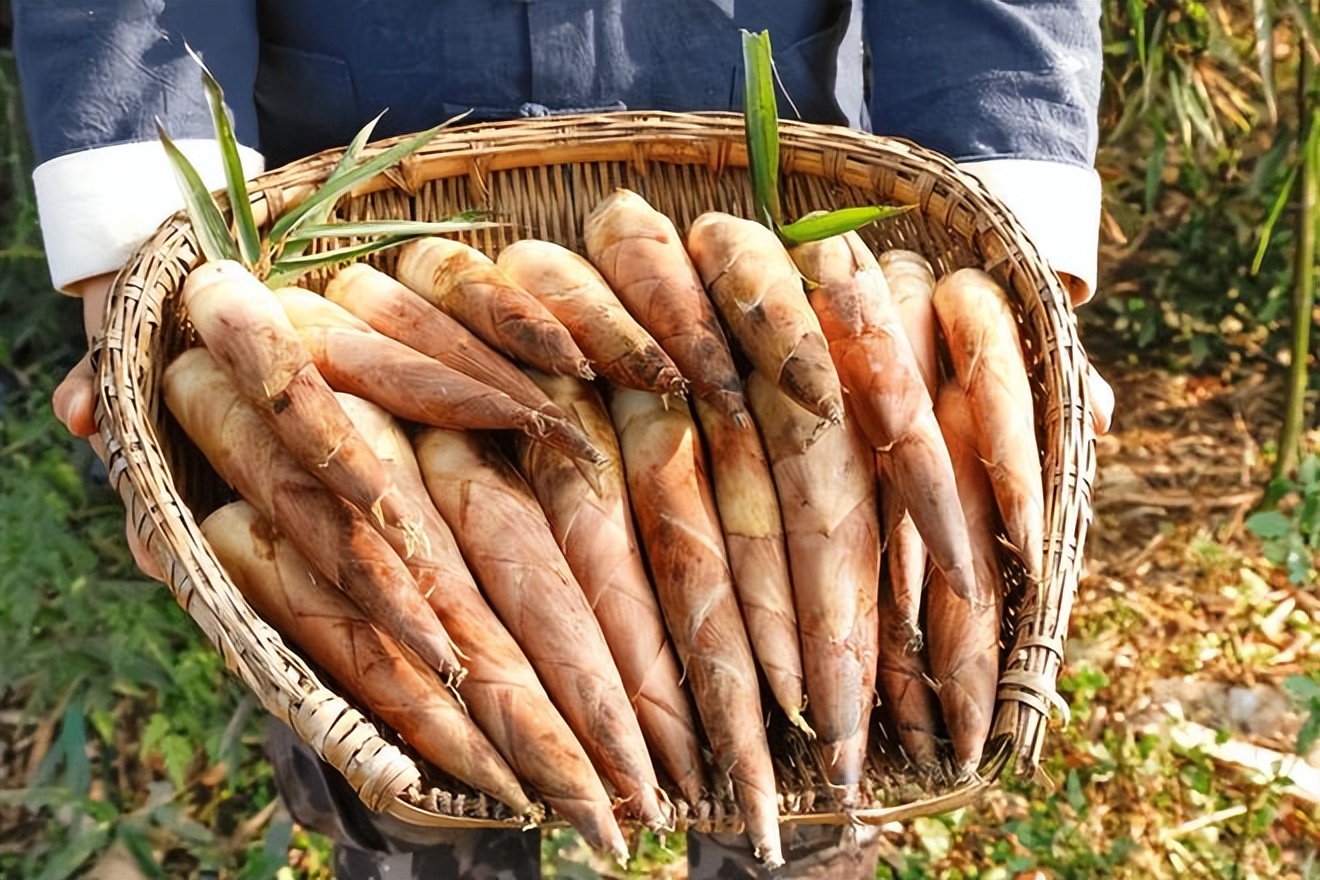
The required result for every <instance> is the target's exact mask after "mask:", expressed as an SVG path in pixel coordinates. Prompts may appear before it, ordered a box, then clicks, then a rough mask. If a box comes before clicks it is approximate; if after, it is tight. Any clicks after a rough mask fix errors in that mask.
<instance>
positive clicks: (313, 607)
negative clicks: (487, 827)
mask: <svg viewBox="0 0 1320 880" xmlns="http://www.w3.org/2000/svg"><path fill="white" fill-rule="evenodd" d="M201 529H202V534H203V535H204V536H205V537H206V540H207V541H208V542H209V543H210V545H211V547H212V549H213V550H215V554H216V558H217V559H218V560H219V561H220V564H221V565H223V566H224V568H225V571H226V572H227V573H228V574H229V576H230V577H231V578H233V580H234V584H235V585H236V586H237V587H238V589H239V590H240V591H241V592H242V593H243V595H244V596H245V597H246V598H247V600H248V602H250V603H251V604H252V607H253V608H254V609H255V610H256V612H257V613H258V614H260V615H261V617H262V619H264V620H265V621H266V622H267V623H269V624H270V625H271V626H273V627H274V628H275V629H276V630H278V631H279V632H280V633H281V634H282V635H283V636H284V637H285V638H287V639H289V640H290V642H291V643H292V644H294V645H296V646H297V647H298V648H300V649H301V650H302V651H303V652H304V653H306V654H307V656H308V657H309V658H310V659H311V660H312V661H313V662H315V663H316V664H317V665H318V666H320V667H321V668H322V669H324V670H325V671H326V672H327V673H328V674H329V675H330V676H331V677H332V678H334V680H335V681H336V682H338V683H339V685H340V686H342V687H343V688H344V690H345V691H346V692H347V693H348V694H350V695H352V696H353V697H354V698H355V699H357V700H358V701H360V702H361V703H362V704H363V705H364V706H366V707H367V708H368V709H369V710H370V711H371V712H372V713H373V714H375V715H376V716H377V717H379V718H380V719H381V720H382V721H383V722H385V723H386V724H387V725H389V726H390V728H391V729H393V730H394V731H395V732H396V733H398V734H399V736H400V737H402V739H403V740H404V741H405V742H407V743H408V744H409V745H411V746H412V747H413V748H414V749H415V750H416V751H417V753H418V754H419V755H421V756H422V757H423V758H425V759H426V760H427V761H429V762H431V763H432V764H434V765H435V766H436V767H437V768H439V769H440V770H441V771H443V772H444V773H447V774H449V775H450V776H452V777H453V778H455V779H457V780H459V781H460V782H463V783H465V784H467V785H470V786H472V787H473V788H475V789H476V790H477V791H483V792H485V793H486V794H489V795H491V796H492V797H494V798H496V799H497V800H499V801H500V802H502V803H504V804H505V805H507V806H508V807H509V809H511V810H513V812H514V814H515V815H517V816H523V817H527V818H529V819H530V818H534V817H535V815H536V811H535V808H534V807H533V806H532V803H531V802H530V801H529V800H528V798H527V795H526V794H525V793H524V792H523V790H522V786H521V785H519V784H518V779H517V777H515V776H514V772H513V770H512V769H511V768H510V767H509V765H508V764H507V763H505V760H504V758H502V757H501V756H500V754H499V753H498V752H497V751H496V750H495V747H494V746H493V745H491V743H490V741H489V740H488V739H487V738H486V736H485V735H484V734H483V733H482V732H481V731H480V730H479V729H478V728H477V725H475V724H474V723H473V722H472V719H471V718H470V717H469V716H468V714H467V711H466V710H465V709H464V707H463V705H462V704H461V703H460V702H459V701H458V699H457V698H456V697H455V696H454V695H453V694H452V693H451V692H450V691H449V689H448V688H447V687H446V686H445V684H444V683H443V682H442V681H441V680H440V679H439V678H438V677H437V676H436V674H435V673H434V672H433V671H432V670H430V669H428V668H426V667H425V666H423V665H422V664H421V663H420V662H419V661H418V660H417V659H416V658H415V657H413V656H411V654H410V653H409V652H408V651H406V650H405V649H403V648H401V647H400V646H399V645H398V644H396V643H395V642H394V641H393V640H392V639H390V638H389V637H388V636H386V635H383V634H382V633H380V632H379V631H378V630H376V628H375V627H373V626H372V625H371V623H370V622H369V621H368V620H367V618H366V617H365V616H363V614H362V612H361V611H359V610H358V609H357V607H356V606H354V605H353V603H352V602H350V601H348V599H347V598H346V597H345V596H344V595H343V594H342V593H341V592H340V591H339V590H338V589H336V588H335V587H334V586H333V585H331V584H328V583H326V582H325V581H324V580H322V579H321V578H320V577H318V576H317V575H316V574H315V572H314V571H313V570H312V566H311V564H310V563H309V562H308V561H307V559H306V558H305V557H304V556H303V555H302V554H301V553H299V552H298V550H297V549H296V548H295V547H294V546H293V542H292V541H290V540H289V539H288V538H287V537H285V536H284V535H282V534H280V533H279V532H278V531H277V530H276V529H275V528H274V526H272V525H271V524H270V522H269V521H268V520H267V519H265V518H264V517H263V516H261V514H260V513H258V512H257V510H256V508H254V507H252V506H251V505H250V504H248V503H247V502H244V501H238V502H235V503H233V504H229V505H226V506H225V507H222V508H220V509H219V510H217V511H216V512H215V513H213V514H211V515H210V516H209V517H207V518H206V520H204V521H203V522H202V525H201Z"/></svg>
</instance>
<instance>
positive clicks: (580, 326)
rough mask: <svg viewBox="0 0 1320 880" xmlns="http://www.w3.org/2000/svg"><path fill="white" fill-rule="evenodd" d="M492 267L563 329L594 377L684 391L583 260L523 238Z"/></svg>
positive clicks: (549, 244)
mask: <svg viewBox="0 0 1320 880" xmlns="http://www.w3.org/2000/svg"><path fill="white" fill-rule="evenodd" d="M495 265H497V266H498V267H499V268H501V269H503V270H504V271H505V272H507V273H508V275H509V277H510V278H512V279H513V280H514V281H515V282H516V283H517V284H519V285H520V286H521V287H522V288H523V289H524V290H526V291H527V292H528V293H530V294H531V295H532V296H534V297H536V298H537V299H538V300H540V301H541V303H542V305H544V306H545V307H546V308H547V309H549V310H550V312H551V314H553V315H554V316H555V317H556V318H558V319H559V320H560V322H561V323H563V325H564V326H565V327H567V328H568V330H569V332H570V333H572V334H573V339H574V340H575V341H576V342H577V344H578V347H579V348H581V349H582V351H583V353H584V354H586V356H587V358H588V359H589V360H590V361H591V366H592V369H593V370H595V371H596V373H597V374H599V375H601V376H604V377H605V378H607V379H609V380H610V381H611V382H614V383H615V384H617V385H623V386H625V387H627V388H640V389H642V390H643V391H655V392H658V393H661V394H670V393H677V394H682V393H685V392H686V391H687V381H686V380H685V379H684V378H683V374H682V373H680V372H679V371H678V367H676V366H674V362H673V361H672V360H670V358H669V355H667V354H665V352H664V349H662V348H661V347H660V345H659V343H657V342H656V341H655V340H654V339H652V338H651V334H649V333H647V332H646V330H645V329H644V328H643V327H642V325H641V324H638V323H637V321H636V320H635V319H634V318H633V316H632V315H630V314H628V310H627V309H625V308H624V307H623V303H621V302H619V298H618V297H617V296H615V294H614V291H612V290H611V289H610V287H609V285H608V284H607V283H606V282H605V279H604V278H602V277H601V275H600V273H599V272H597V271H596V268H595V267H594V266H592V265H591V263H590V262H588V261H587V260H586V259H584V258H583V257H581V256H579V255H577V254H575V253H573V252H572V251H570V250H569V249H568V248H566V247H563V246H562V245H558V244H555V243H553V242H549V241H538V240H536V239H530V238H529V239H523V240H522V241H515V242H514V243H513V244H511V245H509V246H508V247H506V248H505V249H504V250H502V251H500V255H499V258H498V259H497V260H496V261H495Z"/></svg>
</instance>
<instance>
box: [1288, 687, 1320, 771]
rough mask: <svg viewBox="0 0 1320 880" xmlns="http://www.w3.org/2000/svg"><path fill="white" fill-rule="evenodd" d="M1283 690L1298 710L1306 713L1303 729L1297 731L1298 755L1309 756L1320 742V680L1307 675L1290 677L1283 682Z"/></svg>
mask: <svg viewBox="0 0 1320 880" xmlns="http://www.w3.org/2000/svg"><path fill="white" fill-rule="evenodd" d="M1283 689H1284V690H1286V691H1287V692H1288V695H1289V696H1291V697H1292V699H1293V702H1294V703H1295V704H1296V705H1297V708H1298V709H1300V710H1302V711H1303V712H1305V713H1306V718H1305V719H1303V721H1302V726H1301V729H1300V730H1298V731H1297V754H1299V755H1308V754H1310V753H1311V749H1312V748H1314V746H1315V744H1316V741H1317V740H1320V680H1317V679H1316V678H1314V677H1312V676H1307V675H1290V676H1288V677H1287V678H1285V679H1284V680H1283Z"/></svg>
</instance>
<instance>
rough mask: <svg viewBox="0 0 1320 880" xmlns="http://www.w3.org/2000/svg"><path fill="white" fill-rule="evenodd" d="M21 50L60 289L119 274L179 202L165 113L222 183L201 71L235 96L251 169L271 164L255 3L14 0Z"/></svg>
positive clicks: (42, 207)
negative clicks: (160, 139)
mask: <svg viewBox="0 0 1320 880" xmlns="http://www.w3.org/2000/svg"><path fill="white" fill-rule="evenodd" d="M13 17H14V53H15V56H16V59H17V61H18V74H19V84H20V87H21V89H22V94H23V102H24V106H25V109H26V112H27V119H28V128H29V133H30V137H31V140H32V146H33V152H34V154H35V157H36V160H37V162H38V166H37V169H36V171H35V172H34V173H33V182H34V186H35V189H36V195H37V210H38V213H39V216H40V220H41V227H42V234H43V238H44V241H45V247H46V255H47V262H48V263H49V266H50V270H51V280H52V283H53V284H54V285H55V286H56V287H57V288H61V289H63V288H65V287H67V286H68V285H70V284H72V283H73V282H75V281H78V280H81V279H83V278H88V277H91V276H94V275H99V274H102V273H105V272H111V271H114V270H116V269H118V268H119V267H120V266H122V265H123V263H124V261H125V260H126V259H127V258H128V257H129V256H130V254H131V253H132V251H133V249H134V248H136V247H137V246H138V245H139V244H140V243H141V242H142V241H143V240H144V239H145V238H146V237H147V236H148V235H149V234H150V233H151V231H152V230H153V229H154V228H155V227H156V226H157V225H159V223H160V222H161V221H162V220H163V219H164V218H165V217H167V216H169V215H170V214H171V213H173V212H174V211H176V210H178V208H179V207H180V206H181V200H180V198H179V195H178V191H177V189H176V185H175V183H174V176H173V173H172V171H171V169H170V166H169V165H168V163H167V161H166V159H165V156H164V151H163V150H161V148H160V145H159V144H158V143H157V137H156V120H157V119H159V120H160V122H161V123H162V124H163V125H164V127H165V129H166V131H167V132H168V133H169V134H170V136H171V138H173V139H174V140H176V142H177V143H178V144H179V146H180V147H181V149H183V150H184V152H185V153H186V154H187V155H188V156H189V158H190V159H192V160H193V162H194V164H196V165H197V166H198V170H199V171H200V172H201V173H202V176H203V179H204V180H205V181H206V183H207V184H208V185H209V186H212V187H219V186H222V185H223V172H222V170H221V167H222V166H221V163H220V161H219V156H218V151H217V150H216V149H215V145H214V141H213V139H212V138H213V130H212V125H211V120H210V113H209V110H208V109H207V105H206V99H205V94H204V92H203V90H202V86H201V80H200V74H199V71H198V69H197V65H196V64H195V63H193V61H192V59H190V58H189V57H188V55H187V52H186V50H185V43H186V44H187V45H188V46H191V47H192V48H193V49H194V50H195V51H196V52H197V53H198V54H199V55H201V56H202V58H203V60H204V61H205V62H206V64H207V66H208V67H209V68H210V69H211V72H212V73H214V74H215V76H216V78H217V79H218V80H219V81H220V83H221V85H222V87H223V88H224V90H225V101H226V103H227V104H228V105H229V107H230V109H231V111H232V113H233V117H234V128H235V133H236V134H237V136H238V139H239V142H240V143H241V144H243V145H244V146H245V149H244V150H243V151H242V152H243V159H244V166H245V168H247V169H248V171H249V173H256V172H257V171H259V170H260V169H261V166H262V160H261V157H260V154H259V153H258V152H257V151H256V148H257V146H258V132H257V116H256V109H255V104H254V101H253V83H254V81H255V78H256V71H257V55H258V39H257V22H256V10H255V5H254V2H253V0H241V2H239V0H230V2H215V0H206V2H203V0H114V2H105V0H14V4H13Z"/></svg>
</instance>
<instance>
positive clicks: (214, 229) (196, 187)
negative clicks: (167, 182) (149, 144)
mask: <svg viewBox="0 0 1320 880" xmlns="http://www.w3.org/2000/svg"><path fill="white" fill-rule="evenodd" d="M156 132H157V134H158V135H159V136H160V142H161V144H162V145H163V146H164V147H165V153H166V155H167V156H169V159H170V164H171V165H172V166H173V167H174V177H175V179H176V180H177V181H178V184H179V191H180V192H181V193H183V203H184V206H185V207H186V208H187V210H188V216H189V218H191V220H192V224H193V228H194V229H195V230H196V232H197V240H198V242H199V243H200V244H201V246H202V253H203V254H205V255H206V258H207V259H208V260H237V259H238V258H239V254H238V245H236V244H234V239H233V237H232V236H231V235H230V234H229V224H228V223H226V222H225V218H224V215H223V214H221V213H220V206H219V205H217V204H216V203H215V197H214V196H212V195H211V193H210V191H209V190H207V188H206V185H205V184H204V183H202V177H201V175H199V174H198V173H197V169H196V168H194V167H193V164H192V163H191V162H189V161H188V157H187V156H185V155H183V152H182V151H181V150H180V149H179V148H178V147H177V146H175V144H174V141H172V140H170V136H169V135H168V134H166V133H165V127H164V126H163V125H161V124H160V120H156Z"/></svg>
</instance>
